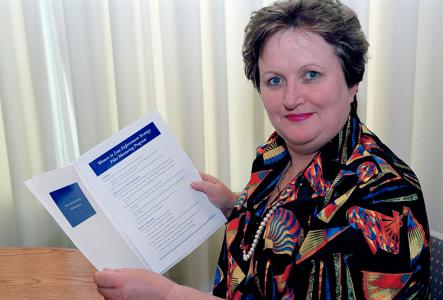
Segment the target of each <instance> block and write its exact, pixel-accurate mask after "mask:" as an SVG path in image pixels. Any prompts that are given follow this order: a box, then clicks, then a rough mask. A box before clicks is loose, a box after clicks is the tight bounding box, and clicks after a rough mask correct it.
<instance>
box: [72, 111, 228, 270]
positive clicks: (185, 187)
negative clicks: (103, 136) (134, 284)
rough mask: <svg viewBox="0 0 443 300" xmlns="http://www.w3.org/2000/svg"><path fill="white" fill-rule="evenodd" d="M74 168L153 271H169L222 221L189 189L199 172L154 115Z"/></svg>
mask: <svg viewBox="0 0 443 300" xmlns="http://www.w3.org/2000/svg"><path fill="white" fill-rule="evenodd" d="M119 155H120V156H119ZM74 164H75V166H76V167H77V169H78V171H79V174H80V177H81V178H82V179H84V182H85V184H86V185H87V186H88V187H92V186H93V187H94V191H95V192H96V193H97V194H96V196H97V197H96V198H97V199H100V201H99V202H98V203H99V205H101V206H102V208H103V211H104V212H105V213H106V214H107V216H108V218H109V219H111V220H112V222H113V223H115V224H116V226H119V227H120V230H121V231H123V232H124V233H125V234H126V237H127V239H128V240H130V241H131V242H132V243H133V245H134V248H136V249H137V250H138V255H139V256H141V257H143V259H144V261H145V263H147V264H148V265H149V267H150V268H151V269H153V270H154V271H156V272H160V273H163V272H165V271H166V270H168V269H169V268H170V267H171V266H173V265H174V264H175V263H176V262H178V261H179V260H181V259H182V258H183V257H184V256H186V255H187V254H189V253H190V252H191V251H192V250H194V249H195V248H196V247H197V246H199V245H200V244H201V243H202V242H204V241H205V240H206V239H207V238H208V237H209V236H210V235H211V234H212V233H214V232H215V231H216V230H217V229H218V228H219V227H220V226H221V225H222V224H224V222H225V221H226V219H225V217H224V216H223V214H222V213H221V212H220V210H219V209H217V208H216V207H215V206H213V205H212V204H211V203H210V201H209V199H207V197H206V195H204V194H203V193H201V192H196V191H194V190H193V189H192V188H191V187H190V186H189V183H190V182H191V181H194V180H201V178H200V176H199V174H198V171H197V170H196V169H195V168H194V166H193V165H192V163H191V161H190V160H189V159H188V157H187V156H186V154H185V153H184V152H183V150H182V149H181V147H180V145H179V144H178V143H177V142H176V141H175V139H174V138H173V136H172V134H171V133H170V132H169V130H168V128H167V127H166V125H165V123H164V122H163V121H162V120H161V118H160V116H159V115H158V114H157V113H150V114H148V115H146V116H145V117H143V118H141V119H139V120H138V121H136V122H134V123H132V124H131V125H129V126H128V127H126V128H124V129H123V130H121V131H120V132H118V133H117V134H115V135H113V136H112V137H110V138H109V139H107V140H105V141H104V142H103V143H101V144H99V145H98V146H96V147H95V148H94V149H92V150H90V151H88V152H87V153H85V154H84V155H82V156H81V157H80V158H79V159H78V160H76V161H75V162H74ZM94 170H95V171H94ZM90 190H92V189H91V188H90Z"/></svg>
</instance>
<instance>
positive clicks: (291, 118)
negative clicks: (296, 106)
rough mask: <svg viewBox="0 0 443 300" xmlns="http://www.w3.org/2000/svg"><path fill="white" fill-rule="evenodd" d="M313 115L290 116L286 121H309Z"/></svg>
mask: <svg viewBox="0 0 443 300" xmlns="http://www.w3.org/2000/svg"><path fill="white" fill-rule="evenodd" d="M312 115H313V113H305V114H290V115H287V116H286V119H288V120H289V121H291V122H301V121H304V120H307V119H309V118H310V117H311V116H312Z"/></svg>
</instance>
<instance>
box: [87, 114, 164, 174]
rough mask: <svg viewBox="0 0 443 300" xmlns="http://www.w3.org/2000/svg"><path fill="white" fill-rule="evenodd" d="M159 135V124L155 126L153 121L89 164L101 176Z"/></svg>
mask: <svg viewBox="0 0 443 300" xmlns="http://www.w3.org/2000/svg"><path fill="white" fill-rule="evenodd" d="M159 135H160V131H159V130H158V128H157V126H155V124H154V122H151V123H149V124H148V125H146V126H145V127H143V128H142V129H140V130H139V131H137V132H136V133H134V134H132V135H131V136H130V137H128V138H127V139H126V140H124V141H123V142H121V143H119V144H118V145H116V146H115V147H113V148H112V149H110V150H108V151H106V152H105V153H103V154H102V155H100V156H99V157H98V158H96V159H94V160H93V161H91V162H90V163H89V166H90V167H91V169H92V170H93V171H94V173H95V175H97V176H100V175H101V174H103V173H104V172H106V171H107V170H109V169H110V168H112V167H113V166H115V165H116V164H118V163H119V162H121V161H123V160H124V159H125V158H127V157H129V156H130V155H131V154H132V153H134V152H135V151H137V150H138V149H140V148H141V147H143V146H144V145H146V144H147V143H149V142H150V141H152V140H153V139H154V138H156V137H157V136H159Z"/></svg>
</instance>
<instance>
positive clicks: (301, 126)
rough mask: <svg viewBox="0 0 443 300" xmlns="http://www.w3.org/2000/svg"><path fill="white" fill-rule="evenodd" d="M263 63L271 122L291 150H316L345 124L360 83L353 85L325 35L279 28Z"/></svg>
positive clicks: (262, 85) (264, 93)
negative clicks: (346, 76)
mask: <svg viewBox="0 0 443 300" xmlns="http://www.w3.org/2000/svg"><path fill="white" fill-rule="evenodd" d="M258 65H259V71H260V94H261V97H262V100H263V104H264V106H265V109H266V111H267V113H268V117H269V120H270V121H271V123H272V125H273V126H274V128H275V129H276V130H277V132H278V133H279V134H280V135H281V136H282V137H283V138H284V139H285V141H286V143H287V145H288V147H289V149H290V150H292V151H293V152H295V153H300V154H312V153H315V152H316V151H318V150H319V149H320V148H321V147H322V146H323V145H324V144H326V143H327V142H328V141H329V140H331V139H332V138H333V137H334V136H335V135H336V134H337V133H338V132H339V131H340V129H341V128H342V127H343V126H344V124H345V123H346V120H347V117H348V116H349V112H350V107H351V106H350V104H351V102H352V101H353V99H354V95H355V93H356V92H357V87H358V86H357V85H355V86H353V87H351V88H348V86H347V84H346V80H345V77H344V74H343V71H342V68H341V65H340V61H339V59H338V57H337V55H336V54H335V52H334V48H333V47H332V46H331V45H329V44H328V43H327V42H326V41H325V40H324V39H323V38H322V37H321V36H319V35H317V34H315V33H311V32H309V31H305V30H301V29H293V28H290V29H287V30H282V31H279V32H277V33H275V34H274V35H272V36H271V37H270V38H269V39H268V40H267V41H266V43H265V45H264V48H263V51H262V53H261V57H260V59H259V63H258Z"/></svg>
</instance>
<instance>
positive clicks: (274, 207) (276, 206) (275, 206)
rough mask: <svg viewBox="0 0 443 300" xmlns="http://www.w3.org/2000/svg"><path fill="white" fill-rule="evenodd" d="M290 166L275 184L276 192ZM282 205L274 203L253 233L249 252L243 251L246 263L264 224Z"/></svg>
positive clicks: (278, 194) (281, 202) (280, 202)
mask: <svg viewBox="0 0 443 300" xmlns="http://www.w3.org/2000/svg"><path fill="white" fill-rule="evenodd" d="M290 166H291V165H290V164H289V165H288V166H287V167H286V168H285V170H284V171H283V174H282V176H281V177H280V178H281V180H279V182H278V183H277V186H276V187H277V191H278V190H279V185H280V184H281V183H282V182H283V180H284V178H285V177H286V174H287V172H288V170H289V168H290ZM280 193H281V191H278V193H277V197H279V196H280ZM282 204H283V201H278V202H277V203H275V204H274V205H273V206H272V207H271V209H270V210H269V211H268V213H267V214H266V215H265V217H264V218H263V220H262V221H261V223H260V226H259V227H258V229H257V231H256V232H255V236H254V241H253V242H252V244H251V247H250V248H249V251H248V252H246V251H245V249H243V261H245V262H246V261H248V260H249V259H250V258H251V257H252V255H253V254H254V251H255V247H257V244H258V240H259V239H260V237H261V234H262V233H263V229H265V226H266V223H268V221H269V219H270V218H271V216H272V215H273V214H274V212H275V211H276V210H277V208H278V207H279V206H280V205H282Z"/></svg>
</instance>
